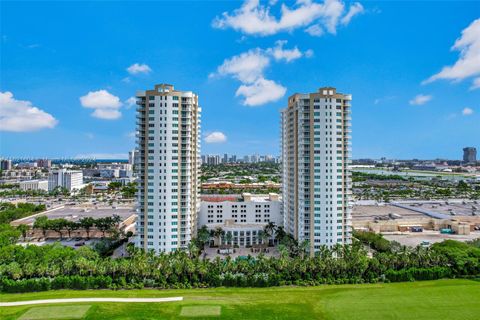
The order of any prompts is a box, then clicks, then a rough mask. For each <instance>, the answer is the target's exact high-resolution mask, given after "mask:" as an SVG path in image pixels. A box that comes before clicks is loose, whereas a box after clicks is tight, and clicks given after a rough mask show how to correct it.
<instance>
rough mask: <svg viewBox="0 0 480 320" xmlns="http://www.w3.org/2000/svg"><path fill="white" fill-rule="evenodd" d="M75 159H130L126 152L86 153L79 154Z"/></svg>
mask: <svg viewBox="0 0 480 320" xmlns="http://www.w3.org/2000/svg"><path fill="white" fill-rule="evenodd" d="M74 158H75V159H109V160H120V159H128V154H126V153H85V154H77V155H76V156H75V157H74Z"/></svg>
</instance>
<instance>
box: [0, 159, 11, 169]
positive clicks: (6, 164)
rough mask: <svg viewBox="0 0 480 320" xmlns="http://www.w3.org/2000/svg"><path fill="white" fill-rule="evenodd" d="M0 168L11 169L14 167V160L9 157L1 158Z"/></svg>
mask: <svg viewBox="0 0 480 320" xmlns="http://www.w3.org/2000/svg"><path fill="white" fill-rule="evenodd" d="M0 169H1V170H11V169H12V160H8V159H2V160H0Z"/></svg>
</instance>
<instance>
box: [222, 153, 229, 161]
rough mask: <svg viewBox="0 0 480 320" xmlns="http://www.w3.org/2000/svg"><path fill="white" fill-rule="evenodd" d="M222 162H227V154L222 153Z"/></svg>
mask: <svg viewBox="0 0 480 320" xmlns="http://www.w3.org/2000/svg"><path fill="white" fill-rule="evenodd" d="M222 162H223V163H228V154H226V153H225V154H224V155H223V161H222Z"/></svg>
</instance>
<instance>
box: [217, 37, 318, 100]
mask: <svg viewBox="0 0 480 320" xmlns="http://www.w3.org/2000/svg"><path fill="white" fill-rule="evenodd" d="M286 43H287V41H284V40H280V41H277V42H276V43H275V46H274V47H273V48H267V49H260V48H255V49H251V50H249V51H247V52H244V53H241V54H239V55H236V56H233V57H231V58H229V59H225V60H224V61H223V64H222V65H220V66H219V67H218V68H217V71H216V72H215V73H212V74H210V77H215V76H231V77H233V78H235V79H237V80H239V81H240V82H241V83H242V85H241V86H240V87H239V88H238V89H237V91H236V96H237V97H238V96H241V97H243V98H244V100H243V101H242V103H243V104H244V105H247V106H258V105H262V104H265V103H268V102H273V101H277V100H278V99H280V98H281V97H283V96H284V95H285V92H286V88H285V87H283V86H282V85H280V84H277V83H276V82H275V81H272V80H268V79H266V78H265V76H264V73H265V69H266V68H267V67H268V66H269V65H270V64H271V62H272V61H285V62H287V63H288V62H291V61H294V60H296V59H299V58H301V57H303V56H305V57H307V58H309V57H311V56H313V51H312V50H307V51H305V52H302V51H300V50H299V49H298V48H297V47H294V48H293V49H285V48H284V45H285V44H286Z"/></svg>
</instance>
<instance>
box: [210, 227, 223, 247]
mask: <svg viewBox="0 0 480 320" xmlns="http://www.w3.org/2000/svg"><path fill="white" fill-rule="evenodd" d="M224 234H225V231H223V229H222V228H221V227H216V228H215V230H213V236H214V237H215V238H217V239H218V244H219V245H221V244H222V237H223V235H224Z"/></svg>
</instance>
